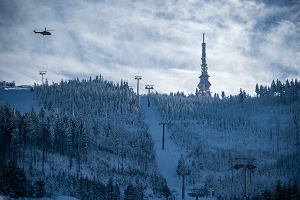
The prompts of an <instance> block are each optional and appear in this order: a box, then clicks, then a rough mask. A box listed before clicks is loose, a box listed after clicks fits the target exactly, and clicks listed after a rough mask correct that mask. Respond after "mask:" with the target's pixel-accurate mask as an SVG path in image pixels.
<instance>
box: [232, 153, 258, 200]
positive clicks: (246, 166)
mask: <svg viewBox="0 0 300 200" xmlns="http://www.w3.org/2000/svg"><path fill="white" fill-rule="evenodd" d="M236 161H237V164H236V165H234V167H233V168H234V169H236V170H239V169H242V170H243V171H244V200H248V199H249V196H248V194H247V171H251V170H254V169H255V168H256V166H255V165H254V164H253V162H254V158H236Z"/></svg>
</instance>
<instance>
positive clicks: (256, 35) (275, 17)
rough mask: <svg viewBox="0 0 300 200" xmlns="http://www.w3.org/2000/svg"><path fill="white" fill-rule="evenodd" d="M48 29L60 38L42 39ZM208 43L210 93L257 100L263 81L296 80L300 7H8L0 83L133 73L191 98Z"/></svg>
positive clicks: (167, 0)
mask: <svg viewBox="0 0 300 200" xmlns="http://www.w3.org/2000/svg"><path fill="white" fill-rule="evenodd" d="M44 27H47V28H49V29H54V30H55V31H54V32H52V33H53V35H51V36H50V37H49V36H42V35H39V34H34V33H33V30H34V29H35V30H42V29H44ZM202 33H205V35H206V42H207V63H208V73H209V75H210V82H211V84H212V86H211V91H212V92H217V93H220V92H221V91H223V90H224V91H225V93H227V94H236V93H238V91H239V88H243V89H245V90H246V91H247V92H249V93H251V94H253V93H254V88H255V84H256V83H260V84H270V82H271V81H272V80H273V79H277V78H278V79H281V80H285V79H287V78H298V79H299V77H300V76H299V74H300V6H299V4H298V3H297V1H285V0H282V1H274V0H269V1H242V0H228V1H223V0H212V1H206V0H143V1H137V0H126V1H125V0H103V1H96V0H95V1H84V0H82V1H71V0H64V1H62V0H53V1H49V0H41V1H38V0H36V1H35V0H22V1H21V0H19V1H18V0H0V79H1V80H6V81H12V80H15V81H16V83H17V84H33V83H34V82H38V83H39V82H40V79H41V78H40V76H39V75H38V71H39V70H41V69H45V70H47V78H48V81H49V82H52V81H54V82H57V81H60V80H61V79H73V78H75V77H80V78H86V77H88V76H95V75H97V74H100V73H101V74H102V75H104V77H105V78H106V79H108V80H113V81H120V80H121V79H123V80H128V82H129V84H130V85H132V86H135V84H136V83H135V80H134V79H133V78H134V76H135V75H142V76H143V80H142V84H143V85H144V84H154V85H155V86H154V87H155V89H156V91H158V92H167V93H168V92H170V91H173V92H174V91H178V90H179V91H184V92H187V93H192V92H194V91H195V88H196V86H197V84H198V81H199V79H198V76H199V75H200V64H201V59H200V58H201V42H202Z"/></svg>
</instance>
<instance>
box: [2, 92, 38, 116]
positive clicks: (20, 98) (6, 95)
mask: <svg viewBox="0 0 300 200" xmlns="http://www.w3.org/2000/svg"><path fill="white" fill-rule="evenodd" d="M0 102H1V103H3V104H6V103H7V104H10V105H11V106H13V107H14V108H16V109H18V110H20V111H21V112H28V111H30V110H31V109H32V108H34V109H35V110H38V108H39V107H38V102H37V101H35V100H34V93H33V91H32V90H31V88H29V87H28V88H22V89H19V88H18V87H13V88H9V89H0Z"/></svg>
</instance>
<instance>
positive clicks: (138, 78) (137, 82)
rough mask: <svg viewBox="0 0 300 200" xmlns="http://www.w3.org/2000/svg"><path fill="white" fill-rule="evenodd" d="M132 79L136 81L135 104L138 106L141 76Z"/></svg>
mask: <svg viewBox="0 0 300 200" xmlns="http://www.w3.org/2000/svg"><path fill="white" fill-rule="evenodd" d="M134 79H135V80H136V95H137V104H138V105H140V80H141V79H142V76H135V77H134Z"/></svg>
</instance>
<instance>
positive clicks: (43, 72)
mask: <svg viewBox="0 0 300 200" xmlns="http://www.w3.org/2000/svg"><path fill="white" fill-rule="evenodd" d="M46 73H47V71H39V75H41V76H42V85H44V75H46Z"/></svg>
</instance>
